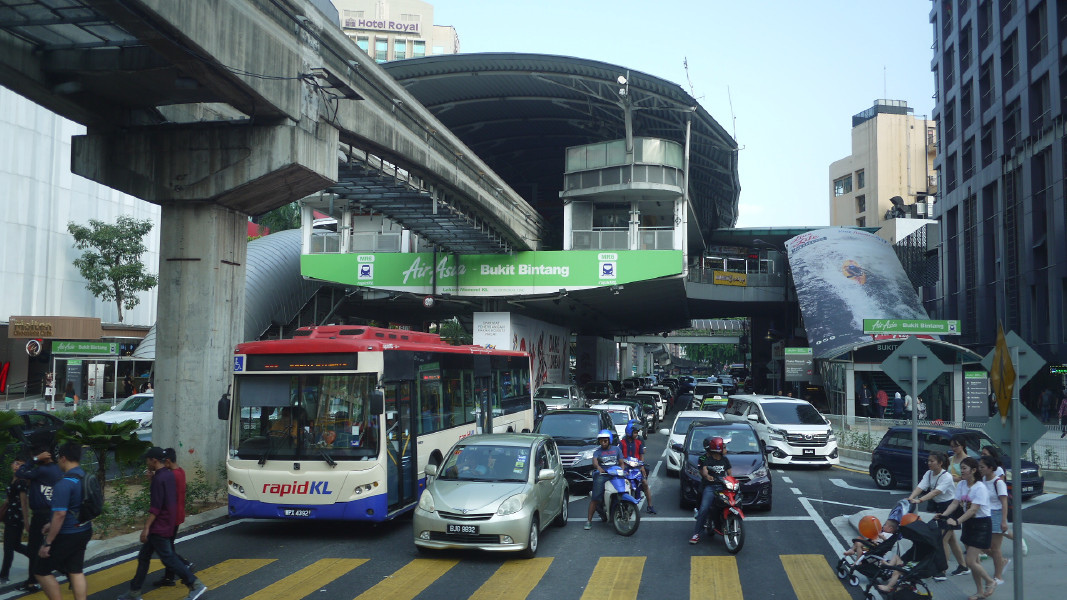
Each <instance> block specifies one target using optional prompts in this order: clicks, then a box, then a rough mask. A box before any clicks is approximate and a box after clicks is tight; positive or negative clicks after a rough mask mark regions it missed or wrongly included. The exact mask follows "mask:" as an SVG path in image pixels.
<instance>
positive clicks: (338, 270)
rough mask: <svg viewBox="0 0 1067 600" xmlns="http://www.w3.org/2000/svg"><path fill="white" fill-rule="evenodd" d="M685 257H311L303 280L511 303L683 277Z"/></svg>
mask: <svg viewBox="0 0 1067 600" xmlns="http://www.w3.org/2000/svg"><path fill="white" fill-rule="evenodd" d="M684 262H685V261H684V259H683V258H682V252H681V251H680V250H618V251H614V252H600V251H597V250H569V251H554V252H516V253H515V254H511V255H509V254H462V255H454V254H444V255H442V254H438V255H436V259H435V256H434V254H432V253H425V252H424V253H406V254H405V253H379V254H305V255H303V256H301V257H300V273H301V275H303V276H305V277H309V278H313V279H319V280H322V281H332V282H336V283H341V284H345V285H357V286H366V287H371V288H376V289H384V290H395V291H401V292H411V293H415V294H452V295H456V296H512V295H524V294H550V293H556V292H559V290H561V289H565V290H580V289H591V288H597V287H610V286H613V285H622V284H625V283H631V282H635V281H643V280H647V279H656V278H659V277H669V276H677V275H681V273H682V266H683V265H684Z"/></svg>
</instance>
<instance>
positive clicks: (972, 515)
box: [937, 456, 997, 600]
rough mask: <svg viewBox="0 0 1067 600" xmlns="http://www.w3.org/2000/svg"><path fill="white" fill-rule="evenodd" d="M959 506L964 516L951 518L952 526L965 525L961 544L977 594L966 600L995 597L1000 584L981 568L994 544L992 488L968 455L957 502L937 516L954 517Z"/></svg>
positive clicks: (963, 462) (963, 466) (963, 464)
mask: <svg viewBox="0 0 1067 600" xmlns="http://www.w3.org/2000/svg"><path fill="white" fill-rule="evenodd" d="M957 506H961V507H963V515H961V516H960V517H959V518H958V519H954V518H952V517H948V519H947V522H948V524H949V525H950V526H955V525H957V524H959V525H962V526H963V534H962V535H961V536H960V541H962V542H963V543H964V545H965V546H967V554H966V558H967V567H969V568H970V570H971V577H973V578H974V585H975V587H977V588H978V591H977V593H975V594H974V595H973V596H970V597H969V598H968V599H967V600H979V599H980V598H988V597H990V596H992V595H993V592H994V591H995V590H996V589H997V582H996V581H994V580H993V578H992V577H990V576H989V573H986V571H985V569H983V568H982V561H981V558H982V552H983V551H985V552H988V551H989V547H990V546H991V545H992V541H993V530H992V522H991V519H990V499H989V489H988V488H987V487H986V486H985V484H983V483H982V481H981V479H980V478H979V474H978V461H977V460H975V459H974V458H973V457H970V456H968V457H967V458H965V459H963V461H961V462H960V482H959V483H958V484H956V499H955V500H953V501H952V503H951V504H949V505H948V508H947V509H946V510H945V511H944V512H942V513H940V514H938V515H937V518H939V519H943V518H945V517H947V516H948V515H950V514H952V511H954V510H956V507H957Z"/></svg>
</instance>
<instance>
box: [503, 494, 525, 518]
mask: <svg viewBox="0 0 1067 600" xmlns="http://www.w3.org/2000/svg"><path fill="white" fill-rule="evenodd" d="M524 502H526V494H515V495H514V496H512V497H510V498H508V499H507V500H505V501H503V502H501V503H500V508H498V509H496V514H498V515H500V516H504V515H510V514H514V513H517V512H519V511H520V510H522V505H523V503H524Z"/></svg>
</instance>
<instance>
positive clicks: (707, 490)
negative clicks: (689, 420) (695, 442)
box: [689, 436, 733, 544]
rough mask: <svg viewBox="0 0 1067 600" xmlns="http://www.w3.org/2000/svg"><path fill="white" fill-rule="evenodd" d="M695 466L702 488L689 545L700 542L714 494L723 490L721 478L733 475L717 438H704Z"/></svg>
mask: <svg viewBox="0 0 1067 600" xmlns="http://www.w3.org/2000/svg"><path fill="white" fill-rule="evenodd" d="M697 464H698V465H699V466H700V479H701V482H702V483H703V487H702V488H701V492H700V510H699V511H697V522H696V526H695V527H694V529H693V537H691V538H689V543H690V544H696V543H697V542H699V541H700V530H701V529H703V528H704V523H705V522H706V521H707V519H708V514H709V513H710V512H711V509H712V505H713V504H714V502H715V493H716V492H717V491H719V490H721V489H722V488H723V483H722V478H723V477H726V476H727V475H730V476H732V475H733V469H732V467H731V466H730V459H728V458H726V443H725V442H723V439H722V438H721V437H718V436H716V437H706V438H704V454H701V455H700V460H699V461H698V463H697Z"/></svg>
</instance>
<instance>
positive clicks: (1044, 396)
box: [1041, 388, 1056, 423]
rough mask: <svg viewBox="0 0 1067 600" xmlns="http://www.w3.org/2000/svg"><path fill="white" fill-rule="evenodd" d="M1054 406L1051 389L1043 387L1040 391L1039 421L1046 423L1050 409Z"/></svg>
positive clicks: (1054, 399)
mask: <svg viewBox="0 0 1067 600" xmlns="http://www.w3.org/2000/svg"><path fill="white" fill-rule="evenodd" d="M1054 408H1056V397H1055V396H1054V395H1053V394H1052V390H1050V389H1049V388H1045V390H1044V391H1043V392H1041V422H1042V423H1048V422H1049V420H1050V419H1051V418H1052V410H1053V409H1054Z"/></svg>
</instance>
